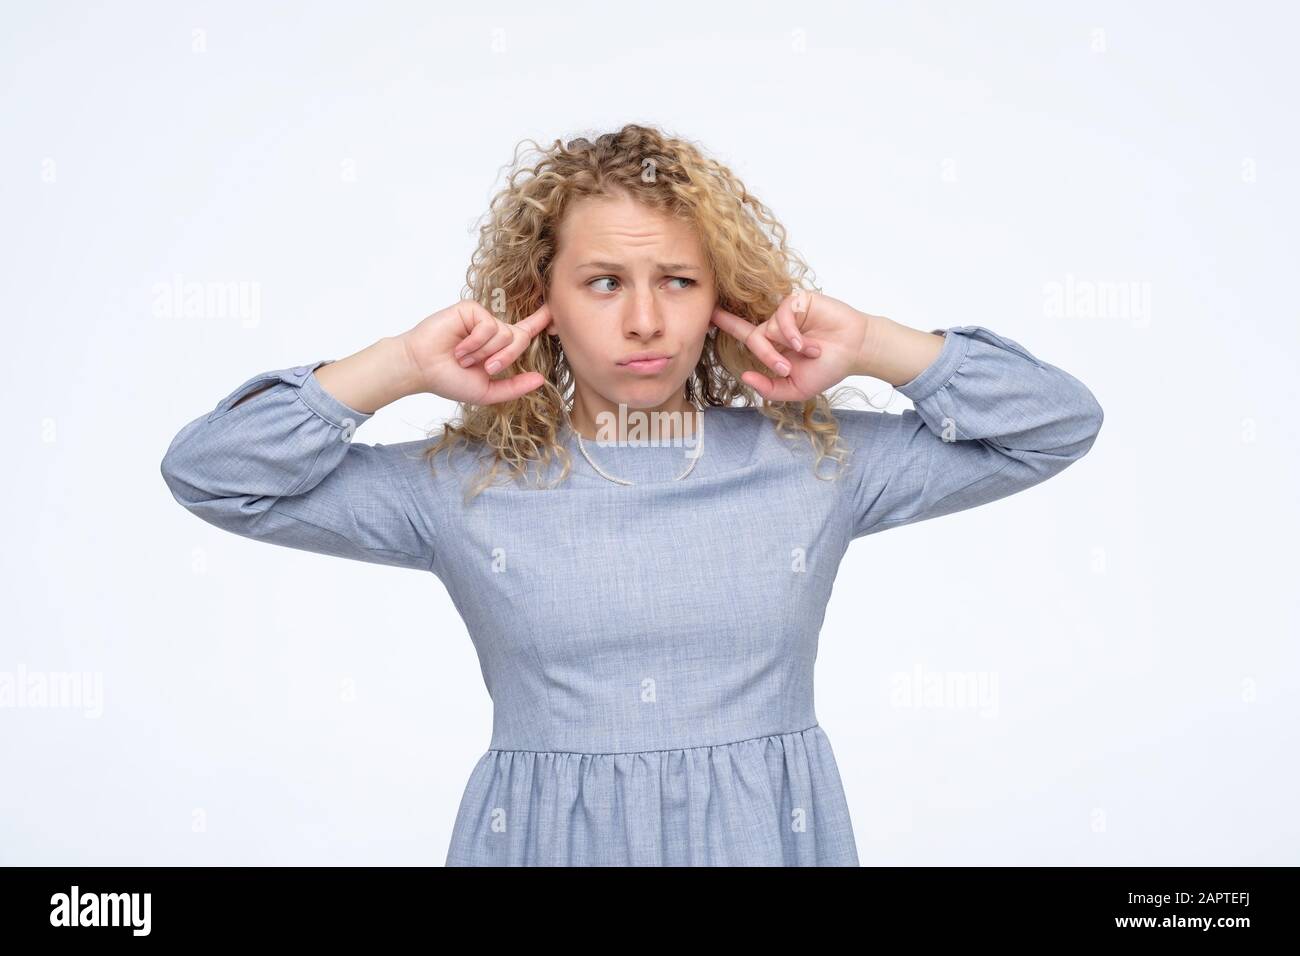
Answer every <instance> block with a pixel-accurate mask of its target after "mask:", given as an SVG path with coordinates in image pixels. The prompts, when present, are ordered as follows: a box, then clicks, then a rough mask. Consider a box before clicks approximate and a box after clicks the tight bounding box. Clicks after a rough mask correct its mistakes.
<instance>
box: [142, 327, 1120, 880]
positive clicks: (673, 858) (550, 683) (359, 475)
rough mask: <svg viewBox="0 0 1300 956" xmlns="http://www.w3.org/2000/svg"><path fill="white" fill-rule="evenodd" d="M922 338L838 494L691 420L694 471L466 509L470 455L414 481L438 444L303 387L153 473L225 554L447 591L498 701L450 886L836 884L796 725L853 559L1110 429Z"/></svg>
mask: <svg viewBox="0 0 1300 956" xmlns="http://www.w3.org/2000/svg"><path fill="white" fill-rule="evenodd" d="M935 331H936V332H943V333H944V337H945V341H944V344H943V347H942V350H941V352H940V354H939V355H938V357H937V359H936V360H935V361H934V363H933V364H932V365H930V366H929V367H928V368H926V369H925V370H924V371H923V372H922V373H921V374H920V375H918V376H917V377H916V378H915V379H913V380H912V381H911V382H909V383H907V384H906V385H904V386H901V387H900V388H899V391H901V392H902V393H903V394H904V395H906V396H907V397H908V398H909V399H911V400H912V402H913V403H914V405H915V408H914V409H909V410H907V411H905V412H903V413H902V414H892V413H886V412H877V411H870V410H866V409H837V410H836V418H837V419H838V421H839V423H840V433H841V436H842V440H843V442H844V444H845V446H847V447H848V448H850V449H851V450H852V457H851V459H850V460H849V462H848V464H847V465H846V466H845V468H844V470H843V471H842V472H841V473H839V474H838V476H837V472H836V463H835V462H834V461H832V460H830V459H826V460H823V461H822V462H821V464H820V466H819V468H818V471H817V474H814V472H813V467H812V460H813V456H812V451H811V448H810V447H809V444H808V441H807V439H806V438H803V437H798V438H797V439H795V440H790V439H786V438H783V437H781V436H779V435H778V434H777V432H776V430H775V428H774V427H773V424H772V422H771V421H770V420H769V419H767V418H765V417H764V416H763V415H762V414H761V413H759V412H758V411H757V410H756V409H753V408H739V407H728V408H708V409H706V410H705V413H704V419H703V432H702V434H703V444H702V448H701V449H696V448H693V447H686V448H684V447H682V446H681V445H671V444H660V445H648V446H632V445H621V446H614V445H607V444H597V443H595V442H593V441H590V440H588V441H587V442H586V444H587V451H588V453H589V454H590V455H591V457H592V458H593V459H594V460H595V461H596V463H597V464H598V465H599V466H600V468H601V469H602V470H604V471H605V472H607V473H608V474H610V475H613V476H615V477H619V478H624V479H627V480H630V481H633V482H634V484H632V485H620V484H615V483H613V482H610V481H609V480H607V479H606V478H604V477H602V476H601V475H600V474H599V473H598V472H597V471H595V470H594V469H593V468H592V467H591V465H590V464H589V463H588V462H587V459H586V458H584V457H583V456H582V454H581V453H580V452H579V450H578V447H577V445H576V443H575V441H574V436H573V433H572V432H570V431H567V430H566V431H565V432H564V440H565V441H566V442H567V445H568V448H569V450H570V453H571V456H572V471H571V473H570V475H569V476H568V478H567V479H566V480H565V482H563V483H562V484H560V485H559V486H558V487H556V488H554V489H539V488H534V487H530V486H529V485H528V484H527V483H521V482H512V483H505V484H500V485H497V486H493V487H490V488H489V489H488V490H486V491H484V492H483V493H482V494H481V495H480V496H479V497H478V498H476V499H474V500H473V501H472V502H471V503H469V504H468V505H467V504H464V503H463V490H464V486H465V483H467V482H468V481H470V480H472V479H473V478H474V477H475V476H476V474H477V471H478V467H479V460H478V459H477V457H476V455H477V454H478V452H477V451H471V450H469V449H465V448H463V447H462V448H461V449H458V450H456V451H455V452H454V453H453V456H452V457H451V458H450V459H448V458H447V456H446V455H445V454H442V453H440V454H439V455H438V456H437V457H436V458H435V459H434V462H433V466H432V468H431V467H430V464H429V463H428V462H427V461H426V460H424V459H423V458H422V457H421V454H420V453H421V451H422V450H423V449H424V448H426V447H427V446H428V445H429V444H430V443H431V442H432V441H433V439H432V438H429V439H422V440H419V441H412V442H404V443H399V444H391V445H368V444H364V443H361V442H358V441H354V440H353V435H352V433H353V430H354V429H355V427H356V426H357V425H360V424H361V423H363V422H364V421H366V420H367V419H368V418H369V417H370V416H369V415H367V414H362V413H360V412H358V411H356V410H355V409H352V408H349V407H348V406H346V405H344V404H343V403H341V402H339V401H338V400H337V399H335V398H334V397H333V396H331V395H330V394H329V393H328V392H326V391H325V390H324V388H323V387H322V386H321V385H320V384H319V382H318V381H317V379H316V377H315V375H313V374H312V373H313V370H314V369H316V368H317V367H318V366H320V365H321V364H324V363H323V362H314V363H312V364H309V365H302V366H298V367H296V368H286V369H280V370H275V371H268V372H265V373H263V374H261V375H257V376H254V377H253V378H251V379H249V380H248V381H247V382H245V383H243V384H242V385H240V386H239V387H238V388H236V389H235V390H234V391H233V392H231V393H230V394H229V395H227V396H226V397H225V398H224V399H222V400H221V401H220V402H219V403H218V404H217V406H216V407H215V408H214V409H213V410H212V411H211V412H210V413H207V414H205V415H202V416H200V417H199V418H197V419H195V420H194V421H192V422H190V423H189V424H187V425H186V426H185V427H183V428H182V429H181V430H180V432H179V434H177V435H176V437H175V438H174V440H173V441H172V443H171V446H170V447H169V449H168V450H167V452H166V455H165V456H164V458H163V461H162V474H163V477H164V479H165V481H166V483H167V485H168V487H169V488H170V490H171V492H172V494H173V495H174V497H175V498H176V500H177V501H178V502H180V503H181V504H182V505H183V506H184V507H185V508H186V509H188V510H189V511H191V512H193V513H194V514H195V515H197V516H199V517H200V518H202V519H203V520H204V521H207V522H210V523H211V524H213V525H216V526H217V527H220V528H224V529H226V530H228V531H231V532H234V533H236V534H239V535H243V536H246V537H249V538H253V539H255V540H259V541H267V542H271V543H273V544H278V545H283V546H286V547H290V548H299V549H303V550H307V551H314V552H318V553H323V554H330V555H337V556H339V557H344V558H351V559H355V560H359V561H369V562H375V563H379V564H387V565H393V566H396V567H404V568H413V569H417V570H420V571H427V572H430V573H432V574H433V575H435V576H436V577H437V578H438V579H439V580H440V581H441V583H442V584H443V586H445V587H446V589H447V592H448V594H449V595H450V597H451V599H452V601H453V602H454V603H455V606H456V608H457V610H458V611H459V612H460V614H461V616H462V617H463V619H464V621H465V625H466V628H467V629H468V632H469V635H470V638H471V639H472V640H473V642H474V646H475V648H476V650H477V653H478V659H479V662H480V665H481V669H482V675H483V680H484V683H485V684H486V687H487V691H488V693H489V694H490V695H491V698H492V702H493V723H492V735H491V740H490V741H489V744H488V749H487V750H486V752H485V753H484V754H483V756H482V757H481V758H480V759H479V761H478V763H477V764H476V765H475V766H474V768H473V770H472V771H471V773H470V775H469V780H468V782H467V784H466V787H465V790H464V795H463V798H462V800H461V804H460V808H459V811H458V814H457V817H456V821H455V826H454V829H453V832H452V838H451V844H450V849H449V851H448V855H447V859H446V864H447V865H449V866H457V865H505V866H522V865H557V866H564V865H755V866H768V865H771V866H782V865H785V866H812V865H816V866H844V865H848V866H856V865H858V862H859V860H858V853H857V848H856V845H855V842H854V835H853V827H852V824H851V822H850V818H849V809H848V803H847V801H846V799H845V794H844V791H843V788H842V786H841V782H840V777H839V772H838V770H837V768H836V764H835V756H834V754H833V752H832V750H831V743H830V740H829V738H828V736H827V733H826V731H825V729H824V728H823V727H822V726H821V725H820V724H819V723H818V720H817V714H816V712H815V710H814V707H813V665H814V662H815V660H816V656H817V638H818V632H819V630H820V628H821V624H822V620H823V616H824V612H825V609H826V604H827V601H828V599H829V598H830V595H831V587H832V583H833V582H834V579H835V576H836V571H837V569H838V567H839V563H840V560H841V558H842V557H843V555H844V553H845V550H846V549H847V547H848V545H849V543H850V542H851V541H852V540H854V539H856V538H860V537H864V536H866V535H870V534H874V533H876V532H878V531H883V530H885V529H888V528H894V527H898V526H900V525H905V524H910V523H913V522H917V521H922V520H925V519H928V518H933V517H936V516H938V515H944V514H949V513H952V512H954V511H960V510H962V509H966V508H971V507H975V506H977V505H980V504H982V503H985V502H989V501H993V500H996V499H999V498H1003V497H1005V496H1007V495H1010V494H1013V493H1015V492H1017V491H1020V490H1022V489H1025V488H1028V487H1030V486H1031V485H1035V484H1037V483H1039V482H1041V481H1043V480H1045V479H1046V478H1048V477H1050V476H1052V475H1054V474H1056V473H1057V472H1059V471H1061V470H1062V469H1064V468H1065V467H1066V466H1068V465H1069V464H1070V463H1071V462H1073V461H1075V460H1076V459H1078V458H1080V457H1081V456H1082V455H1084V454H1085V453H1086V452H1087V451H1088V449H1089V448H1090V447H1091V446H1092V444H1093V441H1094V439H1095V438H1096V436H1097V433H1098V430H1099V429H1100V427H1101V422H1102V410H1101V407H1100V405H1099V404H1098V402H1097V400H1096V399H1095V398H1094V397H1093V395H1092V394H1091V392H1090V391H1089V390H1088V389H1087V388H1086V387H1085V386H1084V385H1083V384H1082V383H1081V382H1079V381H1078V380H1077V379H1075V378H1073V377H1072V376H1071V375H1069V374H1067V373H1066V372H1064V371H1062V370H1060V369H1059V368H1057V367H1055V366H1053V365H1050V364H1047V363H1045V362H1043V361H1041V360H1039V359H1038V358H1036V357H1035V356H1034V355H1032V354H1031V353H1030V352H1028V351H1027V350H1025V349H1024V348H1023V347H1022V346H1020V345H1019V344H1018V343H1016V342H1014V341H1012V340H1010V339H1006V338H1003V337H1001V336H998V335H996V334H995V333H993V332H991V331H989V330H988V329H986V328H984V327H982V326H960V327H954V328H950V329H946V330H940V329H936V330H935ZM267 383H273V384H272V387H271V388H269V389H267V390H266V391H264V392H262V393H261V394H260V395H257V396H254V397H253V398H250V399H249V400H248V401H247V402H244V403H243V404H241V405H239V406H238V407H232V406H233V405H234V403H235V401H236V400H237V399H239V398H240V397H242V396H243V395H245V394H246V393H248V392H250V391H252V390H255V389H256V388H257V387H259V386H261V385H265V384H267ZM689 444H690V443H689V442H688V445H689ZM688 454H690V455H694V454H698V459H697V461H696V463H695V467H694V468H693V470H692V471H691V472H690V474H689V475H688V476H687V477H685V478H684V479H681V480H676V478H677V476H678V475H679V474H680V473H681V472H682V471H683V469H684V467H685V465H686V464H687V463H688V459H687V455H688ZM556 474H558V471H553V472H551V473H550V474H548V475H545V476H544V477H545V478H551V477H554V476H555V475H556ZM818 475H820V476H821V477H820V478H819V477H818Z"/></svg>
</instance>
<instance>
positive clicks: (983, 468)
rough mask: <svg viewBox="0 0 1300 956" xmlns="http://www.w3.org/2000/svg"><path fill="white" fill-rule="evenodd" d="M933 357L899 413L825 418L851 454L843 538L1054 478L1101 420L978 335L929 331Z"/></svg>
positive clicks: (1013, 352) (1023, 359)
mask: <svg viewBox="0 0 1300 956" xmlns="http://www.w3.org/2000/svg"><path fill="white" fill-rule="evenodd" d="M932 331H934V332H938V333H942V334H943V336H944V343H943V347H942V349H941V351H940V352H939V355H938V357H937V358H936V359H935V360H934V362H933V363H931V364H930V366H929V367H927V368H926V369H925V370H924V371H923V372H921V374H920V375H918V376H917V377H916V378H914V379H912V381H910V382H908V383H907V384H905V385H901V386H899V387H898V391H899V392H901V393H902V394H903V395H905V396H907V397H908V398H909V399H911V400H912V402H913V404H914V406H915V407H914V408H912V409H908V410H907V411H905V412H903V413H902V414H897V415H896V414H892V413H888V412H873V411H867V410H861V409H841V408H836V409H835V410H834V411H835V417H836V419H837V421H838V422H839V424H840V432H841V434H842V435H843V436H845V438H846V439H847V441H848V444H849V445H851V446H852V458H851V465H850V468H849V481H848V489H849V493H850V494H851V495H852V504H853V534H852V537H853V538H858V537H861V536H863V535H867V534H874V533H875V532H877V531H883V530H886V529H888V528H895V527H899V526H901V525H905V524H913V523H915V522H917V521H924V520H926V519H927V518H934V517H938V516H940V515H946V514H952V513H953V512H955V511H963V510H965V509H967V508H974V507H976V506H977V505H981V504H985V503H987V502H990V501H996V500H997V499H999V498H1005V497H1006V496H1008V495H1011V494H1015V493H1016V492H1017V491H1021V490H1023V489H1025V488H1029V487H1031V486H1033V485H1036V484H1038V483H1039V482H1042V481H1045V480H1046V479H1048V478H1050V477H1051V476H1052V475H1055V474H1057V473H1058V472H1060V471H1062V470H1063V469H1065V468H1066V467H1067V466H1068V465H1070V464H1071V463H1072V462H1075V461H1077V460H1078V459H1080V458H1082V457H1083V456H1084V455H1085V454H1086V453H1087V452H1088V450H1089V449H1090V448H1091V447H1092V445H1093V442H1094V441H1095V440H1096V438H1097V433H1098V432H1099V431H1100V429H1101V423H1102V417H1103V416H1102V409H1101V405H1100V404H1099V403H1098V402H1097V399H1096V398H1095V397H1094V396H1093V394H1092V392H1090V391H1089V390H1088V388H1087V387H1086V386H1084V384H1083V383H1082V382H1080V381H1079V380H1078V379H1076V378H1074V377H1073V376H1072V375H1070V374H1068V373H1067V372H1064V371H1062V370H1061V369H1059V368H1057V367H1055V366H1053V365H1049V364H1048V363H1046V362H1043V361H1041V360H1040V359H1038V358H1037V357H1036V356H1034V355H1033V354H1031V353H1030V352H1029V351H1028V350H1027V349H1025V348H1024V347H1023V346H1022V345H1020V344H1019V343H1018V342H1015V341H1013V340H1011V339H1008V338H1005V337H1003V336H1000V335H997V334H995V333H994V332H992V331H990V330H989V329H987V328H984V327H983V326H979V325H964V326H956V327H953V328H950V329H934V330H932Z"/></svg>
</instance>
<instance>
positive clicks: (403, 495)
mask: <svg viewBox="0 0 1300 956" xmlns="http://www.w3.org/2000/svg"><path fill="white" fill-rule="evenodd" d="M393 341H394V340H389V339H385V340H381V341H380V342H377V343H375V345H373V346H370V347H368V348H367V349H364V350H362V351H361V352H358V353H357V354H356V355H354V356H350V357H349V358H346V359H341V360H339V361H338V362H328V363H326V362H314V363H311V364H310V365H302V366H298V367H296V368H287V369H279V370H275V371H269V372H264V373H262V374H260V375H256V376H254V377H253V378H251V379H249V380H248V381H246V382H245V383H244V384H242V385H240V386H239V387H238V388H236V389H235V390H234V391H233V392H231V393H230V394H229V395H227V396H226V397H225V398H223V399H222V400H221V401H220V402H219V403H218V404H217V406H216V408H215V409H213V410H212V411H211V412H209V413H207V414H205V415H202V416H200V417H198V418H196V419H194V420H193V421H191V422H190V423H189V424H187V425H186V426H185V427H184V428H182V429H181V430H180V432H179V433H178V434H177V435H176V437H175V438H174V439H173V440H172V442H171V445H170V447H169V448H168V449H167V453H166V454H165V455H164V456H163V460H162V476H163V480H164V481H165V482H166V483H167V487H168V488H169V489H170V490H171V493H172V495H173V497H174V498H175V499H176V500H177V501H178V502H179V503H180V504H181V505H182V506H184V507H185V508H186V510H188V511H190V512H191V513H192V514H194V515H197V516H198V517H199V518H202V519H203V520H204V521H206V522H208V523H209V524H212V525H215V526H216V527H219V528H223V529H224V530H226V531H231V532H233V533H235V534H238V535H242V536H244V537H247V538H253V539H257V540H260V541H268V542H271V543H273V544H279V545H283V546H285V547H290V548H297V549H300V550H305V551H314V552H317V553H321V554H331V555H337V556H340V557H347V558H352V559H355V560H360V561H369V562H373V563H378V564H388V565H396V566H400V567H408V568H419V569H421V570H431V568H432V564H433V548H432V546H433V542H434V541H435V540H436V537H437V533H436V529H434V528H432V527H430V526H429V523H428V522H429V520H430V519H429V518H428V517H427V516H428V515H430V514H436V513H437V503H436V502H427V503H426V504H428V505H431V507H421V502H420V501H418V500H417V496H416V493H415V491H414V488H413V484H412V483H413V478H412V475H413V473H414V472H415V471H416V469H417V467H418V466H419V464H420V458H419V451H420V450H421V448H422V447H423V446H424V445H425V443H424V442H407V443H403V444H397V445H390V446H385V445H366V444H361V443H357V442H353V441H352V434H353V432H354V431H355V430H356V429H357V427H359V426H360V425H361V424H362V423H363V422H365V421H367V420H369V419H370V418H371V417H372V415H373V412H374V410H377V409H378V408H380V407H382V405H383V404H387V401H392V400H395V399H396V398H398V397H401V395H402V394H405V392H404V391H403V389H404V388H405V387H406V386H405V385H403V382H406V381H408V379H407V378H406V373H405V370H403V369H402V367H401V365H400V363H396V362H394V363H393V364H390V365H386V364H385V363H386V361H388V360H390V359H391V358H392V357H393V353H392V351H391V346H390V344H389V343H391V342H393ZM386 357H387V358H386ZM336 365H337V366H339V368H338V369H334V370H333V371H330V370H331V369H332V367H333V366H336ZM327 373H329V374H327ZM359 378H362V379H365V380H366V381H367V382H368V383H369V384H361V385H360V387H358V381H359ZM326 380H328V381H330V382H331V383H333V384H332V388H336V389H337V390H338V393H337V394H336V393H335V392H333V391H331V390H327V389H326V388H325V386H324V384H323V382H324V381H326ZM343 395H347V396H348V397H350V398H351V399H352V400H353V401H356V402H357V404H358V405H361V406H362V408H358V407H356V406H354V405H352V404H351V403H350V402H346V401H344V400H342V398H341V396H343ZM363 409H364V410H363ZM425 467H427V466H425ZM421 487H423V488H426V489H427V488H428V487H429V486H428V485H427V484H424V485H422V486H421Z"/></svg>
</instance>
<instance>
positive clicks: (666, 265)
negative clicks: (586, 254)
mask: <svg viewBox="0 0 1300 956" xmlns="http://www.w3.org/2000/svg"><path fill="white" fill-rule="evenodd" d="M655 266H656V268H658V269H659V270H660V271H661V272H699V271H700V267H699V266H694V265H691V264H690V263H689V262H657V263H655ZM588 267H591V268H595V269H608V270H609V271H610V272H622V271H623V269H624V266H623V263H621V262H603V261H601V262H583V263H581V264H579V265H578V266H577V267H576V268H578V269H586V268H588Z"/></svg>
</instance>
